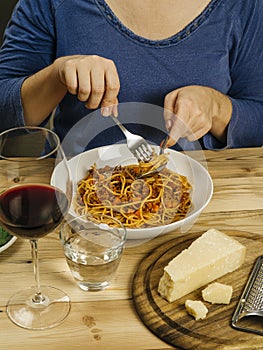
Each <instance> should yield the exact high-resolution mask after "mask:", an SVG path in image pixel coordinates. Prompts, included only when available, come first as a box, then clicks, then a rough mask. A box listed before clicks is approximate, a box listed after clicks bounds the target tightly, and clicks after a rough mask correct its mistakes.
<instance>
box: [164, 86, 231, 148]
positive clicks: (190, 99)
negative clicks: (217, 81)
mask: <svg viewBox="0 0 263 350" xmlns="http://www.w3.org/2000/svg"><path fill="white" fill-rule="evenodd" d="M164 109H165V112H164V119H165V123H166V128H167V130H169V134H170V139H169V141H168V144H167V147H169V146H172V145H174V144H175V143H176V142H177V141H178V140H179V138H181V137H186V138H187V139H188V140H189V141H195V140H198V139H199V138H201V137H202V136H204V135H205V134H206V133H207V132H209V131H210V132H211V133H212V134H213V135H214V136H215V137H216V138H217V139H218V140H220V141H222V142H223V141H224V140H225V138H226V130H227V126H228V124H229V121H230V119H231V114H232V103H231V100H230V99H229V98H228V97H227V96H226V95H224V94H222V93H220V92H219V91H217V90H214V89H212V88H209V87H205V86H196V85H193V86H186V87H182V88H179V89H176V90H174V91H172V92H170V93H169V94H168V95H167V96H166V97H165V101H164Z"/></svg>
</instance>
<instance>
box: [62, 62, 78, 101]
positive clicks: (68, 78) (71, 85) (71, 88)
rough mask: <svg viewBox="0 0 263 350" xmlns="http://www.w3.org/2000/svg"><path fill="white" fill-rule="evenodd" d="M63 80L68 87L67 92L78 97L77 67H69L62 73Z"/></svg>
mask: <svg viewBox="0 0 263 350" xmlns="http://www.w3.org/2000/svg"><path fill="white" fill-rule="evenodd" d="M62 76H63V78H62V80H63V81H64V82H63V83H64V84H65V85H66V87H67V90H68V92H69V93H71V94H72V95H77V93H78V77H77V72H76V67H75V65H69V64H68V65H67V66H65V68H64V71H63V72H62Z"/></svg>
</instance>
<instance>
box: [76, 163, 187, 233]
mask: <svg viewBox="0 0 263 350" xmlns="http://www.w3.org/2000/svg"><path fill="white" fill-rule="evenodd" d="M159 161H160V159H159V160H158V164H159ZM154 164H155V163H154ZM152 166H153V164H149V163H139V164H138V165H134V164H133V165H127V166H117V167H110V166H105V167H104V168H99V169H98V168H97V167H96V165H93V166H92V167H91V168H90V169H89V170H88V172H87V175H86V177H85V178H84V179H82V180H81V181H80V182H79V184H78V188H77V196H76V200H75V211H76V213H77V214H78V215H85V214H90V215H91V216H92V217H93V218H94V219H95V220H96V221H97V222H101V221H102V220H101V216H102V215H103V214H105V215H108V216H111V217H115V218H116V219H118V220H119V221H121V222H122V223H123V224H124V226H125V227H126V228H141V227H154V226H162V225H167V224H170V223H172V222H175V221H178V220H181V219H183V218H184V217H185V216H186V214H187V212H188V211H189V209H190V207H191V198H190V192H191V184H190V183H189V182H188V180H187V178H186V177H185V176H183V175H180V174H177V173H175V172H173V171H171V170H169V169H168V168H164V169H163V170H162V171H161V172H159V173H156V174H154V175H152V176H150V177H146V178H144V179H138V177H139V175H141V174H143V173H145V172H147V171H149V170H150V168H152Z"/></svg>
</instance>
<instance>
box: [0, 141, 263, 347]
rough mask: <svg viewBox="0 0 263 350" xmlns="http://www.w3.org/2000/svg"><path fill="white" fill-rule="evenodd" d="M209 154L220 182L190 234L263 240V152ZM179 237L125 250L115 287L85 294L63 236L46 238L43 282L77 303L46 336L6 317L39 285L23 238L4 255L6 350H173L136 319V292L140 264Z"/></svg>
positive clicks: (2, 336)
mask: <svg viewBox="0 0 263 350" xmlns="http://www.w3.org/2000/svg"><path fill="white" fill-rule="evenodd" d="M205 155H206V159H207V167H208V170H209V172H210V174H211V176H212V178H213V182H214V194H213V198H212V200H211V202H210V203H209V205H208V206H207V208H206V209H205V210H204V212H203V213H202V214H201V215H200V217H199V219H198V220H197V221H196V223H195V224H194V226H193V227H192V228H191V230H190V231H189V232H190V233H191V232H192V233H193V232H199V231H200V232H204V231H206V230H207V229H209V228H211V227H214V228H217V229H219V230H242V231H249V232H252V233H258V234H261V233H262V227H263V215H262V214H263V148H251V149H235V150H222V151H205ZM176 234H177V235H179V234H181V233H179V232H178V233H176ZM174 235H175V233H171V234H167V235H163V236H160V237H157V238H155V239H153V240H150V241H148V242H146V243H145V244H143V245H139V246H136V247H127V248H126V249H125V252H124V256H123V259H122V261H121V264H120V267H119V270H118V273H117V276H116V278H115V280H114V282H113V284H112V286H111V287H110V288H108V289H107V290H105V291H103V292H95V293H94V292H83V291H81V290H80V289H78V287H77V286H76V284H75V283H74V281H73V279H72V277H71V275H70V272H69V270H68V268H67V265H66V261H65V258H64V257H63V253H62V249H61V246H60V242H59V239H58V233H57V232H54V233H52V234H49V235H48V236H46V237H45V238H43V239H41V240H40V242H39V258H40V277H41V282H42V284H49V285H52V286H55V287H58V288H60V289H63V290H64V291H66V292H67V293H68V294H69V296H70V298H71V301H72V307H71V312H70V315H69V316H68V318H67V319H66V320H65V321H64V322H63V323H62V324H61V325H60V326H58V327H55V328H53V329H50V330H45V331H30V330H25V329H22V328H20V327H17V326H15V325H14V324H13V323H12V322H10V321H9V319H8V318H7V315H6V311H5V305H6V303H7V301H8V299H9V297H10V296H11V294H13V293H14V292H15V291H17V290H19V289H22V288H24V287H25V286H28V285H33V272H32V263H31V257H30V249H29V243H28V242H26V241H23V240H21V239H18V240H17V241H16V242H15V244H14V245H13V246H12V247H11V248H9V249H8V250H6V251H5V252H3V253H1V254H0V271H1V272H0V349H2V350H11V349H12V350H16V349H19V350H33V349H34V350H35V349H40V350H42V349H43V350H51V349H52V350H53V349H63V350H72V349H103V350H104V349H107V350H108V349H114V350H118V349H125V350H128V349H132V350H134V349H172V347H171V346H170V345H168V344H166V343H165V342H163V341H162V340H160V339H159V338H158V337H156V336H155V335H154V334H153V333H151V331H149V330H148V329H147V328H146V327H145V325H144V324H143V323H142V321H141V320H140V318H139V317H138V315H137V313H136V311H135V308H134V305H133V300H132V290H131V286H132V281H133V276H134V274H135V272H136V270H137V268H138V265H139V263H140V262H141V261H142V259H143V258H144V257H146V256H147V254H148V253H149V252H151V251H152V250H154V249H155V248H156V247H158V246H160V245H161V244H163V243H165V242H167V241H168V240H170V239H171V238H173V237H174ZM259 254H262V252H261V253H260V252H259ZM262 344H263V339H262ZM262 349H263V346H262Z"/></svg>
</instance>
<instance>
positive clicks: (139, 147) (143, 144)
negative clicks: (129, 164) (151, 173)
mask: <svg viewBox="0 0 263 350" xmlns="http://www.w3.org/2000/svg"><path fill="white" fill-rule="evenodd" d="M110 117H111V119H112V120H113V121H114V122H115V123H116V124H117V125H118V127H119V128H120V129H121V131H122V132H123V133H124V135H125V137H126V140H127V146H128V148H129V150H130V151H131V152H132V154H133V155H134V156H135V157H136V158H137V159H138V160H139V161H141V162H149V161H150V160H151V158H152V156H153V149H152V147H151V146H150V145H149V144H148V142H147V141H146V140H145V139H144V138H143V137H141V136H140V135H136V134H133V133H131V132H130V131H128V130H127V129H126V128H125V126H124V125H123V124H122V123H121V122H120V120H119V119H118V118H117V117H114V116H113V115H110Z"/></svg>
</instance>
